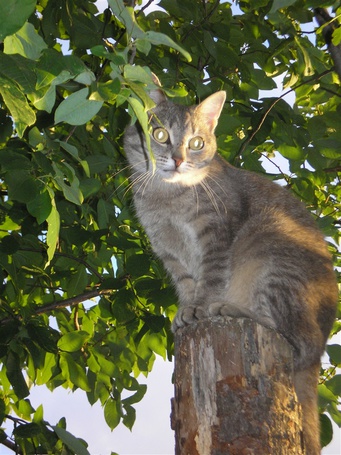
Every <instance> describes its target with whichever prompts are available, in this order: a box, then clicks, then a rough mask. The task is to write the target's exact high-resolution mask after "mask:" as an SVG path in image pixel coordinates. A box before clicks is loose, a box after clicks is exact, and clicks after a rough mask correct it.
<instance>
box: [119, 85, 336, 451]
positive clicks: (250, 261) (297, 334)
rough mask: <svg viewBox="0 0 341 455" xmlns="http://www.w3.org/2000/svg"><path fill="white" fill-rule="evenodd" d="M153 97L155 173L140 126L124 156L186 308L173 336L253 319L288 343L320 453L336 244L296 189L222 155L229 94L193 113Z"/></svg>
mask: <svg viewBox="0 0 341 455" xmlns="http://www.w3.org/2000/svg"><path fill="white" fill-rule="evenodd" d="M156 83H157V84H158V85H159V82H158V81H156ZM150 96H151V98H152V99H153V100H154V102H155V103H156V106H155V108H153V109H152V111H151V112H150V118H149V122H150V127H151V134H150V141H151V149H152V151H153V154H154V157H155V161H154V164H153V160H152V159H151V158H150V154H149V151H148V147H147V145H146V140H145V137H144V134H143V132H142V129H141V128H140V127H139V125H138V124H134V125H132V126H129V127H128V128H127V129H126V131H125V135H124V149H125V152H126V155H127V159H128V161H129V163H130V166H131V169H132V174H131V185H132V187H133V193H134V194H133V199H134V205H135V209H136V212H137V215H138V218H139V219H140V222H141V224H142V226H143V227H144V229H145V231H146V233H147V234H148V236H149V238H150V241H151V245H152V248H153V250H154V252H155V253H156V255H157V256H158V257H159V258H160V259H161V260H162V262H163V264H164V266H165V268H166V270H167V271H168V273H169V274H170V276H171V278H172V281H173V283H174V285H175V288H176V291H177V295H178V298H179V309H178V312H177V314H176V316H175V318H174V321H173V325H172V329H173V331H174V332H175V331H176V330H177V329H179V328H181V327H184V326H185V325H187V324H192V323H195V322H196V321H198V320H201V319H204V318H207V317H209V316H215V315H221V316H232V317H236V318H239V317H247V318H251V319H253V320H255V321H256V322H258V323H260V324H262V325H264V326H266V327H270V328H273V329H275V330H277V331H278V332H280V333H281V334H282V335H283V336H284V337H285V338H287V340H288V341H289V343H290V344H291V346H292V348H293V355H294V376H295V377H294V383H295V389H296V393H297V396H298V399H299V401H300V403H301V405H302V409H303V433H304V440H305V450H306V454H307V455H317V454H319V453H320V442H319V422H318V410H317V381H318V375H319V368H320V358H321V355H322V353H323V352H324V348H325V343H326V340H327V337H328V335H329V333H330V330H331V327H332V324H333V320H334V318H335V313H336V302H337V297H338V290H337V284H336V278H335V274H334V271H333V266H332V261H331V257H330V254H329V252H328V251H327V247H326V244H325V241H324V238H323V236H322V234H321V233H320V231H319V230H318V229H317V227H316V224H315V221H314V220H313V218H312V216H311V214H310V213H308V211H307V210H306V208H305V207H304V205H303V204H302V203H301V202H300V201H299V200H298V199H296V198H294V196H292V195H291V194H290V192H289V191H288V190H286V189H284V188H283V187H280V186H279V185H277V184H276V183H273V182H271V181H270V180H269V179H267V178H266V177H263V176H260V175H258V174H255V173H251V172H249V171H246V170H242V169H237V168H235V167H233V166H232V165H230V164H228V163H227V162H226V161H225V160H224V159H223V158H222V157H220V156H219V155H218V154H217V145H216V138H215V135H214V131H215V128H216V126H217V123H218V119H219V116H220V114H221V111H222V109H223V106H224V103H225V97H226V94H225V92H224V91H219V92H217V93H214V94H212V95H210V96H209V97H208V98H206V99H205V100H204V101H203V102H201V103H200V104H199V105H197V106H190V107H188V106H182V105H177V104H174V103H172V102H170V101H168V100H167V98H166V97H165V95H164V93H163V92H162V89H161V87H157V88H156V89H155V90H152V91H151V93H150Z"/></svg>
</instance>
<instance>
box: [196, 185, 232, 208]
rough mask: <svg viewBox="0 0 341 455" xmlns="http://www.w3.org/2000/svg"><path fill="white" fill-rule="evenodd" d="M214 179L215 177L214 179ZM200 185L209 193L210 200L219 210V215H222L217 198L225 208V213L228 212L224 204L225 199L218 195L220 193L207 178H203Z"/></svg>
mask: <svg viewBox="0 0 341 455" xmlns="http://www.w3.org/2000/svg"><path fill="white" fill-rule="evenodd" d="M212 180H213V179H212ZM200 186H201V187H202V188H203V189H204V191H205V193H206V194H207V196H208V198H209V200H210V201H211V202H212V205H213V207H214V209H215V211H216V212H217V214H218V215H221V209H220V207H219V205H218V202H217V200H219V202H220V203H221V205H222V206H223V207H224V209H225V213H227V210H226V206H225V204H224V201H223V200H222V199H221V197H219V196H218V194H217V193H216V192H215V191H214V190H213V188H212V187H211V185H210V184H209V183H208V182H207V181H206V179H204V180H202V181H201V182H200Z"/></svg>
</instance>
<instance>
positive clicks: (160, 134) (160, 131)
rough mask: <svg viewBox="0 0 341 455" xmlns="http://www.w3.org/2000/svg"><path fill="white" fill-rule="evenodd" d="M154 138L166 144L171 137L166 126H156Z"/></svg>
mask: <svg viewBox="0 0 341 455" xmlns="http://www.w3.org/2000/svg"><path fill="white" fill-rule="evenodd" d="M153 138H154V139H155V140H156V141H157V142H160V143H161V144H165V143H166V142H167V141H168V139H169V134H168V131H167V130H165V129H164V128H155V130H154V131H153Z"/></svg>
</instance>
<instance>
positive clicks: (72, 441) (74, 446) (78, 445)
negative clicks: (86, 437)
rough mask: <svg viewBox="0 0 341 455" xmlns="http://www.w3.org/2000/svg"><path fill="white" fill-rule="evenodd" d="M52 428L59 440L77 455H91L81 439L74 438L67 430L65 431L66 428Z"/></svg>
mask: <svg viewBox="0 0 341 455" xmlns="http://www.w3.org/2000/svg"><path fill="white" fill-rule="evenodd" d="M52 428H53V430H54V431H55V432H56V434H57V436H58V438H60V439H61V440H62V441H63V443H64V444H65V445H66V446H67V447H68V448H69V449H70V450H72V451H73V452H74V453H75V454H76V455H90V452H89V451H88V449H87V448H86V446H85V445H84V443H83V442H82V441H81V440H80V439H78V438H76V437H75V436H73V435H72V434H71V433H69V432H68V431H67V430H64V428H61V427H57V426H52Z"/></svg>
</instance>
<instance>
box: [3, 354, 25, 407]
mask: <svg viewBox="0 0 341 455" xmlns="http://www.w3.org/2000/svg"><path fill="white" fill-rule="evenodd" d="M6 367H7V371H6V375H7V378H8V380H9V381H10V383H11V384H12V387H13V390H14V392H15V394H16V396H17V397H18V398H19V399H23V398H25V397H27V396H28V395H29V394H30V391H29V389H28V387H27V383H26V381H25V378H24V376H23V373H22V371H21V365H20V360H19V357H18V355H17V354H15V353H14V352H11V351H10V352H9V354H8V357H7V361H6Z"/></svg>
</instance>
